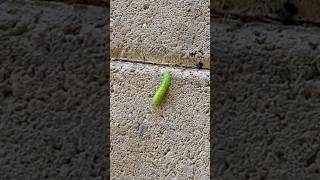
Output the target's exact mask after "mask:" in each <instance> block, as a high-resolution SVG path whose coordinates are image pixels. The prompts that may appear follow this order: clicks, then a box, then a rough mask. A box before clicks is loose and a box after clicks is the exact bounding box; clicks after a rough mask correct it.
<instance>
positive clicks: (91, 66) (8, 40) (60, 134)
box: [0, 1, 109, 180]
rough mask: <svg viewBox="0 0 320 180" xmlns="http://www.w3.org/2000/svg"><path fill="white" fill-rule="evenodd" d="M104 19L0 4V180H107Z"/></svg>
mask: <svg viewBox="0 0 320 180" xmlns="http://www.w3.org/2000/svg"><path fill="white" fill-rule="evenodd" d="M107 11H108V9H107V8H102V7H92V6H80V5H77V6H68V5H65V4H61V3H47V2H42V3H33V2H31V1H1V3H0V58H1V60H0V179H1V180H16V179H19V180H20V179H23V180H39V179H50V180H54V179H68V180H79V179H86V180H98V179H100V180H102V179H105V178H106V175H105V174H106V173H107V172H106V169H107V165H108V161H109V160H108V159H107V158H106V157H107V155H106V153H107V148H108V147H107V146H106V142H107V141H106V140H107V137H106V136H107V130H108V123H107V117H108V116H107V114H106V112H108V111H106V107H108V102H109V101H108V97H107V93H106V92H107V87H106V83H107V82H106V78H105V77H106V74H107V71H106V70H107V68H106V67H107V65H106V49H107V48H108V47H106V43H105V41H106V31H107V27H106V21H105V18H106V12H107Z"/></svg>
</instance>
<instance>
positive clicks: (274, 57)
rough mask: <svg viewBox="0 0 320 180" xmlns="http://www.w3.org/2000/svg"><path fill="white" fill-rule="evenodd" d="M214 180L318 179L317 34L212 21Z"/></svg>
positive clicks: (319, 41) (317, 31) (319, 73)
mask: <svg viewBox="0 0 320 180" xmlns="http://www.w3.org/2000/svg"><path fill="white" fill-rule="evenodd" d="M211 23H212V26H211V27H212V31H213V32H214V38H213V40H212V41H213V42H212V43H213V44H214V50H215V51H214V52H215V54H214V59H215V61H214V62H213V65H214V67H215V69H214V74H213V77H214V82H213V83H214V84H213V87H214V90H213V91H214V92H215V93H214V95H213V96H212V100H213V101H214V103H213V104H214V106H213V107H212V108H214V113H213V114H212V115H213V121H214V122H213V123H214V126H213V127H211V128H212V131H213V132H214V135H213V137H212V138H213V141H214V145H213V149H212V150H213V152H214V154H213V156H211V158H212V160H213V165H214V171H213V172H211V173H212V175H213V176H214V178H215V179H281V180H282V179H319V177H320V174H319V172H320V148H319V147H320V138H319V132H320V126H319V125H320V124H319V117H320V112H319V109H320V101H319V97H320V91H319V89H320V86H319V85H320V56H319V54H320V46H319V45H320V36H319V34H320V28H319V27H304V26H285V25H279V24H272V23H269V24H268V23H261V22H247V23H245V22H243V21H241V20H230V19H229V20H228V19H226V18H213V19H212V21H211Z"/></svg>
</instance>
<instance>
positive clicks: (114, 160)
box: [110, 62, 210, 180]
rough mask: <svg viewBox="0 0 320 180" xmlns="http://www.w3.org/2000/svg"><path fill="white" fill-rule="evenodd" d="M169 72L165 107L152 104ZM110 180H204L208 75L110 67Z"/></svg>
mask: <svg viewBox="0 0 320 180" xmlns="http://www.w3.org/2000/svg"><path fill="white" fill-rule="evenodd" d="M165 70H170V71H171V73H172V81H171V86H170V89H169V91H168V94H167V97H166V99H165V101H164V103H163V104H162V105H161V106H159V107H152V105H151V99H152V96H153V94H154V93H155V91H156V88H157V87H158V85H159V84H160V82H161V79H162V73H163V72H164V71H165ZM110 90H111V104H112V106H111V177H112V178H114V179H119V180H121V179H172V178H178V179H203V180H205V179H209V150H210V149H209V146H210V143H209V127H210V121H209V120H210V112H209V110H210V105H209V100H210V84H209V71H205V70H185V69H177V68H168V67H159V66H156V65H145V64H137V63H123V62H112V63H111V86H110Z"/></svg>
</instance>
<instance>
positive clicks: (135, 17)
mask: <svg viewBox="0 0 320 180" xmlns="http://www.w3.org/2000/svg"><path fill="white" fill-rule="evenodd" d="M110 4H111V20H110V27H111V39H112V42H111V57H112V58H120V59H128V60H131V61H132V60H135V61H142V62H149V63H155V64H171V65H179V66H186V67H198V66H200V67H203V68H209V66H210V63H209V57H210V51H209V49H210V48H209V47H210V41H209V38H210V34H209V23H210V20H209V19H210V9H209V0H200V1H198V0H191V1H190V0H188V1H186V0H178V1H169V0H163V1H159V0H155V1H146V0H139V1H132V0H126V1H123V0H112V1H111V2H110Z"/></svg>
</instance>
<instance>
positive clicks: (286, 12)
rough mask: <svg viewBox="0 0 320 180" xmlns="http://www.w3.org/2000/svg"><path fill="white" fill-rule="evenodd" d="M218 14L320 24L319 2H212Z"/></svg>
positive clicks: (222, 0) (290, 0) (235, 0)
mask: <svg viewBox="0 0 320 180" xmlns="http://www.w3.org/2000/svg"><path fill="white" fill-rule="evenodd" d="M210 5H211V7H212V8H213V9H214V10H215V11H218V12H223V13H227V14H228V13H234V14H238V15H249V16H265V17H270V18H274V19H278V20H281V21H288V20H295V21H307V22H308V21H309V22H316V23H320V14H319V9H320V1H319V0H308V1H305V0H273V1H265V0H211V4H210Z"/></svg>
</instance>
